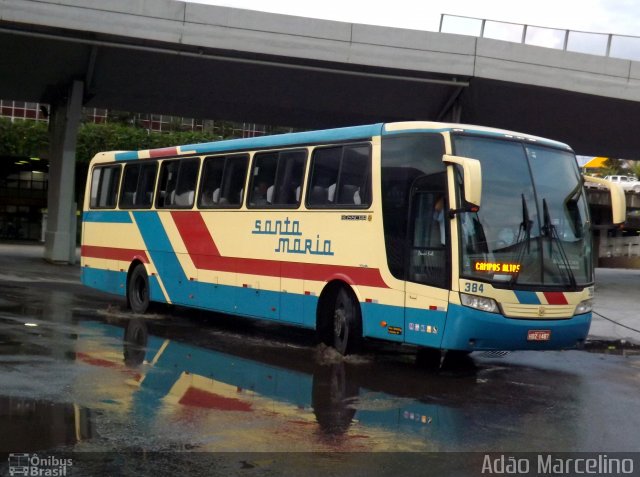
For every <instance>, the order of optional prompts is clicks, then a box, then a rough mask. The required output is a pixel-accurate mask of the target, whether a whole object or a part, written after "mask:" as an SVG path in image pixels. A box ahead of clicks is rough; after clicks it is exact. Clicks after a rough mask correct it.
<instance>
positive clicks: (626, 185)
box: [605, 175, 640, 194]
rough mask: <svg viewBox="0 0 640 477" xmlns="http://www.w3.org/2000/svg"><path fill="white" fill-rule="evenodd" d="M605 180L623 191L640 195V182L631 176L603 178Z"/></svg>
mask: <svg viewBox="0 0 640 477" xmlns="http://www.w3.org/2000/svg"><path fill="white" fill-rule="evenodd" d="M605 179H606V180H608V181H611V182H615V183H616V184H618V185H620V187H622V188H623V189H624V190H625V191H629V190H630V191H633V192H636V193H639V194H640V181H638V179H637V178H636V177H633V176H623V175H616V176H605Z"/></svg>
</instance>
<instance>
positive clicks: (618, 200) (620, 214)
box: [582, 175, 627, 225]
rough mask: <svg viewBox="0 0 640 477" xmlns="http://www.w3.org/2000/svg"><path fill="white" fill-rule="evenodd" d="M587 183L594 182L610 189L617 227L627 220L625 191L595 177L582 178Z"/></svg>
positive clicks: (614, 220)
mask: <svg viewBox="0 0 640 477" xmlns="http://www.w3.org/2000/svg"><path fill="white" fill-rule="evenodd" d="M582 177H583V178H584V180H585V182H592V183H594V184H598V185H601V186H604V187H606V188H607V189H609V195H610V196H611V217H612V218H613V223H614V224H615V225H617V224H621V223H623V222H624V221H625V220H626V219H627V199H626V197H625V196H624V189H623V188H622V187H620V186H619V185H618V184H615V183H613V182H611V181H608V180H606V179H602V178H600V177H593V176H585V175H583V176H582Z"/></svg>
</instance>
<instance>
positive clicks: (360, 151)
mask: <svg viewBox="0 0 640 477" xmlns="http://www.w3.org/2000/svg"><path fill="white" fill-rule="evenodd" d="M307 205H308V206H309V207H311V208H313V207H327V206H330V205H334V206H340V207H341V208H363V207H368V206H369V205H371V149H370V147H369V145H368V144H359V145H353V146H351V145H350V146H341V147H329V148H321V149H316V150H315V151H314V153H313V163H312V165H311V174H310V183H309V192H308V193H307Z"/></svg>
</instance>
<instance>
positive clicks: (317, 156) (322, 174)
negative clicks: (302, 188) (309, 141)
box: [307, 147, 342, 207]
mask: <svg viewBox="0 0 640 477" xmlns="http://www.w3.org/2000/svg"><path fill="white" fill-rule="evenodd" d="M341 158H342V147H327V148H321V149H316V150H315V151H313V162H312V163H311V174H310V182H309V192H308V194H307V205H309V206H311V207H324V206H326V205H327V204H329V203H333V199H334V197H335V188H336V183H337V182H338V172H339V170H340V160H341Z"/></svg>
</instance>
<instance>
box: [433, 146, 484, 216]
mask: <svg viewBox="0 0 640 477" xmlns="http://www.w3.org/2000/svg"><path fill="white" fill-rule="evenodd" d="M442 160H443V162H445V163H447V164H458V165H460V166H462V174H463V179H464V200H465V201H466V202H467V203H468V204H470V205H471V206H472V207H476V208H480V198H481V196H482V167H481V165H480V161H479V160H477V159H471V158H470V157H461V156H450V155H448V154H445V155H444V156H443V158H442Z"/></svg>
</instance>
